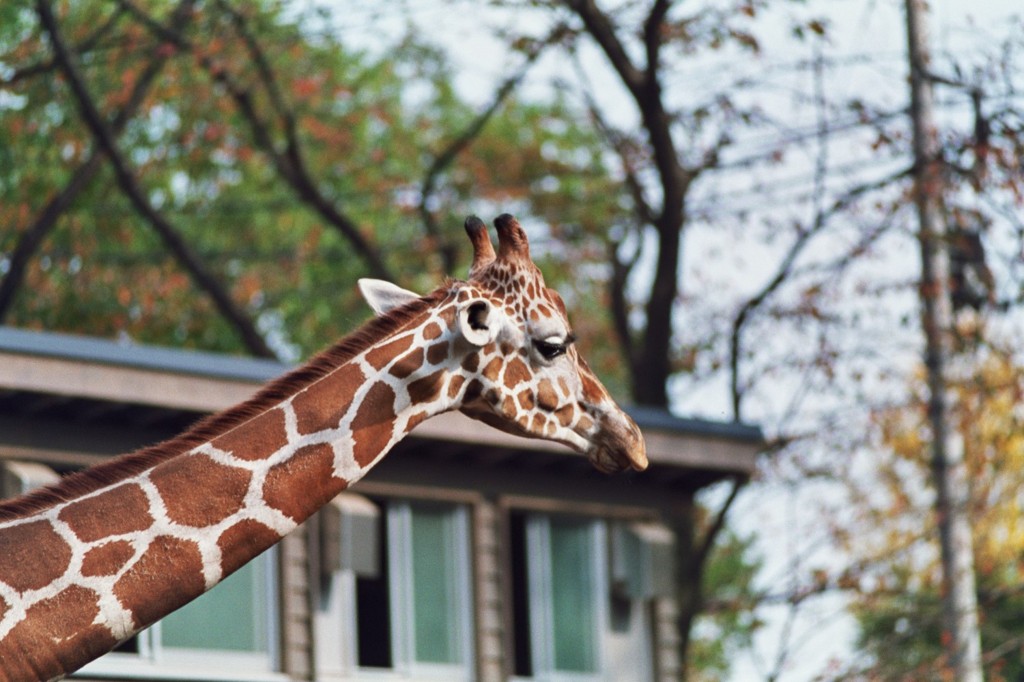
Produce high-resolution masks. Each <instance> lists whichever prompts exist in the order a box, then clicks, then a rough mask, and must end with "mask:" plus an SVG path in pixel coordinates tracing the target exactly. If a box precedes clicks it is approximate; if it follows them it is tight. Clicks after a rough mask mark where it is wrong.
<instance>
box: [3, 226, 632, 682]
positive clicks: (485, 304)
mask: <svg viewBox="0 0 1024 682" xmlns="http://www.w3.org/2000/svg"><path fill="white" fill-rule="evenodd" d="M494 223H495V227H496V228H497V235H498V251H497V253H496V252H495V250H494V247H493V246H492V243H491V238H490V235H489V233H488V230H487V227H486V226H485V225H484V224H483V222H482V221H480V220H479V218H476V217H470V218H468V219H467V220H466V223H465V229H466V232H467V233H468V235H469V237H470V240H471V242H472V245H473V261H472V265H471V267H470V273H469V278H468V279H467V280H466V281H459V280H448V281H446V282H445V283H444V284H443V285H442V286H441V287H439V288H438V289H436V290H435V291H434V292H432V293H430V294H428V295H426V296H423V297H420V296H418V295H416V294H414V293H412V292H409V291H406V290H404V289H401V288H400V287H397V286H395V285H393V284H390V283H388V282H382V281H379V280H360V282H359V288H360V290H361V292H362V294H363V296H364V298H366V300H367V302H368V303H369V304H370V307H371V308H372V309H373V310H374V312H375V313H376V317H375V318H374V319H373V320H371V321H370V322H368V323H367V324H366V325H364V326H363V327H362V328H361V329H360V330H358V331H356V332H355V333H353V334H352V335H350V336H348V337H346V338H344V339H342V340H341V341H340V342H339V343H338V344H337V345H335V346H334V347H332V348H330V349H328V350H326V351H324V352H323V353H321V354H320V355H319V356H317V357H315V358H314V359H313V360H311V361H310V362H308V363H307V364H306V365H304V366H302V367H300V368H298V369H296V370H293V371H292V372H291V373H289V374H287V375H285V376H284V377H282V378H280V379H278V380H275V381H273V382H271V383H270V384H268V385H267V386H266V387H264V388H263V389H261V390H260V391H259V392H258V393H257V394H256V395H255V396H254V397H253V398H251V399H250V400H248V401H246V402H244V403H242V404H240V405H238V406H235V407H234V408H230V409H228V410H226V411H224V412H222V413H219V414H217V415H214V416H212V417H208V418H207V419H205V420H203V421H201V422H200V423H199V424H197V425H196V426H194V427H193V428H192V429H190V430H189V431H186V432H185V433H184V434H182V435H179V436H177V437H175V438H173V439H171V440H169V441H166V442H164V443H161V444H158V445H156V446H153V447H150V448H145V449H143V450H140V451H137V452H135V453H131V454H128V455H124V456H122V457H120V458H117V459H115V460H112V461H110V462H108V463H105V464H102V465H100V466H97V467H94V468H92V469H88V470H85V471H83V472H80V473H78V474H75V475H72V476H70V477H67V478H66V479H64V480H63V481H62V482H60V483H59V484H57V485H56V486H55V487H51V488H45V489H42V490H40V491H37V492H34V493H30V494H29V495H27V496H25V497H23V498H19V499H18V500H15V501H13V502H9V503H6V504H3V505H0V680H3V681H5V682H13V681H20V680H39V679H58V678H60V677H62V676H63V675H65V674H67V673H69V672H72V671H74V670H76V669H78V668H79V667H81V666H82V665H84V664H85V663H88V662H89V661H90V660H92V659H94V658H96V657H98V656H100V655H102V654H103V653H105V652H107V651H109V650H110V649H112V648H113V647H115V646H116V645H117V644H118V643H119V642H121V641H123V640H125V639H127V638H128V637H130V636H132V635H134V634H135V633H137V632H138V631H139V630H141V629H143V628H144V627H146V626H148V625H150V624H152V623H153V622H155V621H156V620H158V619H160V618H162V617H163V616H165V615H167V614H168V613H170V612H171V611H173V610H175V609H177V608H179V607H180V606H182V605H184V604H185V603H187V602H188V601H190V600H192V599H194V598H195V597H197V596H199V595H200V594H202V593H203V592H204V591H206V590H208V589H210V588H211V587H213V586H214V585H216V584H217V583H218V582H219V581H220V580H222V579H223V578H225V577H226V576H228V575H229V574H230V573H232V572H233V571H235V570H236V569H238V568H239V567H241V566H242V565H243V564H245V563H246V562H248V561H249V560H250V559H252V558H254V557H255V556H257V555H258V554H260V553H261V552H263V551H264V550H266V549H267V548H269V547H270V546H271V545H273V544H274V543H276V542H277V541H278V540H280V539H281V538H282V537H283V536H284V535H285V534H287V533H288V532H290V531H291V530H293V529H294V528H295V527H296V526H297V525H298V524H300V523H301V522H302V521H303V520H305V519H307V518H308V517H309V516H310V515H312V514H313V513H314V512H316V511H317V509H319V508H320V507H321V506H322V505H324V504H325V503H327V502H328V501H329V500H331V499H332V498H333V497H335V496H336V495H338V494H339V493H340V492H342V491H343V490H345V489H346V488H348V487H349V486H351V485H352V484H354V483H355V482H356V481H358V480H359V479H360V478H362V477H363V476H364V475H365V474H366V473H367V471H369V469H370V468H372V467H373V466H374V464H376V463H377V462H378V461H379V460H380V459H381V458H382V457H383V456H384V455H385V454H386V453H387V452H388V450H389V449H390V448H391V447H393V446H394V445H395V443H397V442H398V441H399V440H400V439H401V438H403V437H404V436H405V435H406V434H407V433H409V431H411V430H412V429H413V428H414V427H415V426H416V425H417V424H419V423H421V422H422V421H423V420H425V419H427V418H429V417H431V416H433V415H436V414H439V413H442V412H445V411H448V410H461V411H462V412H464V413H465V414H467V415H469V416H471V417H473V418H476V419H480V420H482V421H484V422H486V423H488V424H491V425H492V426H495V427H497V428H499V429H503V430H505V431H508V432H512V433H516V434H519V435H524V436H530V437H536V438H545V439H550V440H553V441H557V442H561V443H564V444H567V445H569V446H570V447H572V448H575V449H576V450H578V451H582V452H584V453H586V454H587V455H588V457H589V459H590V461H591V462H592V464H593V465H594V466H595V467H596V468H597V469H599V470H601V471H604V472H609V473H612V472H617V471H621V470H625V469H628V468H633V469H636V470H643V469H645V468H646V467H647V457H646V450H645V446H644V441H643V438H642V436H641V434H640V430H639V429H638V428H637V426H636V424H635V423H634V422H633V420H632V419H631V418H630V417H629V416H628V415H626V414H625V413H624V412H623V411H622V410H621V409H620V408H619V407H618V406H617V405H616V404H615V402H614V401H613V400H612V398H611V397H610V396H609V394H608V392H607V391H606V390H605V388H604V387H603V386H602V385H601V383H600V382H599V381H598V379H597V378H596V377H595V376H594V374H593V373H592V372H591V370H590V369H589V368H588V367H587V365H586V363H585V362H584V360H583V358H581V357H580V355H579V353H578V351H577V349H576V348H575V347H574V346H573V341H574V336H573V333H572V330H571V327H570V326H569V322H568V319H567V317H566V313H565V305H564V304H563V302H562V299H561V298H560V297H559V295H558V294H557V293H556V292H555V291H553V290H551V289H548V288H547V287H546V286H545V284H544V279H543V277H542V276H541V273H540V270H539V269H538V268H537V267H536V265H534V263H533V262H532V260H531V258H530V253H529V244H528V242H527V238H526V233H525V232H524V231H523V229H522V227H521V226H520V225H519V223H518V222H517V221H516V220H515V218H513V217H512V216H510V215H508V214H504V215H501V216H499V217H498V218H496V219H495V221H494Z"/></svg>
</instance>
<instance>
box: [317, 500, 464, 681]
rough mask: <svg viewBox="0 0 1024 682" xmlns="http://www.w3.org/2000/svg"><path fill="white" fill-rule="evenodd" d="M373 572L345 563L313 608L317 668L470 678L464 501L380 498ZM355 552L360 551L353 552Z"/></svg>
mask: <svg viewBox="0 0 1024 682" xmlns="http://www.w3.org/2000/svg"><path fill="white" fill-rule="evenodd" d="M377 504H378V507H380V508H381V511H382V514H381V518H380V522H379V523H377V528H376V547H364V548H363V549H362V550H361V551H363V552H369V553H371V554H373V553H379V556H380V560H379V565H378V566H377V567H375V568H376V570H373V571H368V570H365V568H364V569H358V570H356V569H352V568H345V567H344V566H345V562H342V568H341V569H340V570H339V571H336V572H335V573H334V574H333V576H332V577H331V579H330V583H331V584H330V585H329V586H328V589H327V593H326V596H325V604H324V606H323V610H322V612H321V613H320V614H318V636H320V637H322V638H323V639H322V640H321V644H320V646H318V647H317V648H318V653H319V654H320V655H321V658H320V659H319V661H318V668H319V670H320V672H321V673H322V674H328V675H330V674H340V675H345V676H353V677H356V678H358V677H360V676H366V677H372V678H373V679H379V678H380V677H382V676H383V677H385V678H387V677H391V678H397V679H408V678H415V679H438V680H469V679H471V678H472V676H473V673H472V671H473V665H472V661H473V629H472V627H473V626H472V587H471V586H472V580H471V577H470V559H469V522H468V513H467V510H466V508H465V507H463V506H460V505H452V504H440V503H432V502H419V501H415V502H413V501H405V500H385V501H380V500H378V501H377ZM356 551H360V550H358V549H357V550H356Z"/></svg>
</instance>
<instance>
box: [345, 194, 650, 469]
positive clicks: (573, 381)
mask: <svg viewBox="0 0 1024 682" xmlns="http://www.w3.org/2000/svg"><path fill="white" fill-rule="evenodd" d="M494 224H495V227H496V228H497V232H498V244H499V245H498V251H497V253H495V251H494V248H493V246H492V244H491V240H490V236H489V235H488V232H487V227H486V226H485V225H484V224H483V222H481V221H480V219H479V218H476V217H470V218H469V219H467V220H466V225H465V227H466V232H467V233H468V234H469V237H470V240H471V241H472V243H473V264H472V266H471V267H470V272H469V279H468V280H466V281H453V282H449V283H448V284H446V285H445V286H446V288H447V289H448V291H449V298H448V300H449V301H450V305H451V306H452V307H453V310H452V314H451V315H450V316H449V319H450V320H451V324H450V327H449V330H448V333H449V334H450V336H451V343H450V348H451V350H450V352H449V354H448V358H447V363H448V372H449V374H451V375H453V376H457V377H460V379H459V380H458V381H457V384H458V386H459V387H460V390H458V391H455V392H453V393H454V395H455V398H454V399H453V404H452V405H450V406H449V409H459V410H461V411H462V412H463V413H465V414H466V415H468V416H470V417H473V418H474V419H479V420H480V421H483V422H485V423H487V424H490V425H491V426H494V427H496V428H498V429H501V430H502V431H506V432H509V433H513V434H516V435H520V436H528V437H533V438H544V439H548V440H553V441H557V442H560V443H563V444H565V445H568V446H570V447H572V448H574V449H576V450H578V451H581V452H584V453H586V454H587V456H588V457H589V459H590V461H591V463H592V464H593V465H594V466H595V467H596V468H597V469H599V470H601V471H604V472H617V471H622V470H624V469H628V468H633V469H636V470H638V471H642V470H644V469H646V468H647V455H646V448H645V445H644V440H643V436H642V435H641V433H640V429H639V428H638V427H637V425H636V423H635V422H634V421H633V420H632V419H631V418H630V417H629V415H627V414H626V413H625V412H623V411H622V409H621V408H620V407H619V406H618V405H617V404H616V403H615V401H614V400H613V399H612V398H611V396H610V395H609V394H608V391H607V390H606V389H605V388H604V386H603V385H602V384H601V382H600V381H599V380H598V379H597V377H596V376H595V375H594V373H593V372H592V371H591V370H590V368H589V367H588V366H587V363H586V361H584V360H583V358H582V357H581V356H580V354H579V351H578V350H577V348H576V347H575V346H574V345H573V341H574V340H575V335H574V334H573V331H572V326H571V325H570V324H569V319H568V317H567V315H566V309H565V304H564V303H563V301H562V298H561V297H560V296H559V295H558V293H557V292H555V291H554V290H552V289H549V288H548V287H547V286H546V285H545V284H544V277H543V276H542V275H541V272H540V270H539V269H538V268H537V266H536V265H534V263H533V261H532V260H531V259H530V248H529V244H528V242H527V238H526V233H525V232H524V231H523V229H522V227H521V226H520V225H519V223H518V222H517V221H516V219H515V218H513V217H512V216H510V215H508V214H505V215H501V216H499V217H498V218H496V219H495V221H494ZM360 289H361V290H362V292H363V295H364V297H365V298H366V299H367V301H368V302H369V303H370V306H371V307H372V308H373V309H374V310H375V311H376V312H377V313H378V314H384V313H386V312H388V311H390V310H392V309H395V308H398V307H400V306H402V305H404V304H405V303H408V302H410V301H412V300H414V299H416V298H418V295H417V294H414V293H412V292H409V291H406V290H404V289H401V288H399V287H397V286H395V285H393V284H389V283H387V282H380V281H377V280H361V281H360ZM449 385H451V383H450V384H449Z"/></svg>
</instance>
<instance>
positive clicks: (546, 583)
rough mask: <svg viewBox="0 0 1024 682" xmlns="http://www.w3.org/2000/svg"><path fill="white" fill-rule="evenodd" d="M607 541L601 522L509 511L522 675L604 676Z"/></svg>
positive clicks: (516, 659)
mask: <svg viewBox="0 0 1024 682" xmlns="http://www.w3.org/2000/svg"><path fill="white" fill-rule="evenodd" d="M605 544H606V543H605V538H604V525H603V524H602V523H601V522H599V521H595V520H589V519H579V518H574V517H569V516H548V515H543V514H520V513H514V514H512V516H511V547H510V550H511V551H510V554H511V557H512V566H511V578H512V580H511V585H512V617H513V638H514V651H513V652H512V653H513V670H514V673H515V675H516V676H517V677H521V678H533V679H538V680H591V679H599V678H600V677H601V675H600V673H601V670H602V654H603V651H602V643H603V633H604V632H605V630H606V628H607V626H606V623H607V619H608V615H607V607H606V603H607V594H608V591H607V589H606V586H607V571H606V568H605V563H606V556H607V554H606V551H605Z"/></svg>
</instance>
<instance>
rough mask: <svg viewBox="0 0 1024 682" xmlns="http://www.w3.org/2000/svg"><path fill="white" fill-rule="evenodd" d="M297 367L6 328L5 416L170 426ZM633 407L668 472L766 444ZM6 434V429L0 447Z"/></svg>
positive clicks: (495, 438) (449, 418) (750, 453)
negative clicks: (69, 418) (31, 416)
mask: <svg viewBox="0 0 1024 682" xmlns="http://www.w3.org/2000/svg"><path fill="white" fill-rule="evenodd" d="M290 368H291V366H290V365H287V364H284V363H280V362H276V361H272V360H262V359H256V358H245V357H237V356H231V355H225V354H221V353H210V352H202V351H193V350H181V349H172V348H163V347H156V346H144V345H138V344H133V343H122V342H117V341H111V340H105V339H98V338H91V337H82V336H73V335H68V334H58V333H52V332H38V331H29V330H24V329H15V328H11V327H2V326H0V422H2V418H3V417H4V416H6V417H8V418H17V417H18V416H19V415H21V416H24V415H26V414H28V415H33V416H36V417H39V416H40V415H41V416H42V417H46V418H52V419H61V418H66V417H73V418H74V420H75V421H76V422H82V421H90V420H91V421H97V422H105V423H111V424H112V423H115V422H116V423H118V424H127V425H132V424H144V425H146V426H149V427H152V426H154V425H156V426H157V427H161V428H164V429H165V430H167V431H168V432H169V434H173V432H175V431H177V430H180V429H182V428H184V427H185V426H187V425H188V424H189V423H191V421H193V420H194V419H195V418H196V416H197V415H199V414H203V413H208V412H214V411H218V410H221V409H224V408H227V407H230V406H231V405H233V404H235V403H238V402H240V401H242V400H245V399H246V398H248V397H249V396H250V395H251V394H252V392H253V391H254V390H255V389H256V388H257V387H258V386H259V385H261V384H263V383H265V382H267V381H269V380H270V379H273V378H274V377H277V376H279V375H281V374H282V373H284V372H286V371H288V370H289V369H290ZM626 409H627V411H628V412H629V413H630V414H631V415H632V416H633V418H634V419H635V420H636V421H637V423H638V424H639V426H640V427H641V429H642V430H643V431H644V434H645V438H646V440H647V444H648V455H649V457H650V459H651V464H652V469H659V468H661V469H662V470H663V472H666V473H667V472H668V471H669V470H672V471H675V472H676V473H677V474H680V473H682V472H687V474H686V475H688V476H689V477H691V478H694V479H695V480H696V479H701V480H703V479H709V480H710V479H715V478H721V477H722V476H727V475H743V476H747V475H750V474H751V473H753V471H754V468H755V466H756V458H757V455H758V454H759V452H760V450H761V449H762V448H763V445H764V438H763V435H762V432H761V430H760V428H758V427H756V426H753V425H749V424H740V423H736V422H717V421H711V420H704V419H688V418H682V417H678V416H675V415H673V414H671V413H669V412H668V411H666V410H659V409H655V408H649V407H637V406H633V407H629V406H627V408H626ZM0 425H2V424H0ZM2 431H3V429H0V432H2ZM414 435H416V436H419V437H421V438H427V439H431V440H436V441H448V442H459V443H462V444H467V443H471V444H478V445H486V446H488V447H494V448H506V449H518V450H530V451H543V452H549V453H553V454H565V453H568V452H570V451H569V450H568V449H567V448H564V447H562V446H559V445H557V444H553V443H550V442H547V441H540V440H530V439H524V438H519V437H516V436H512V435H509V434H505V433H502V432H499V431H496V430H494V429H491V428H490V427H488V426H485V425H483V424H481V423H480V422H475V421H472V420H470V419H468V418H466V417H464V416H462V415H461V414H459V413H449V414H446V415H441V416H439V417H435V418H434V419H431V420H428V421H427V422H425V423H424V424H422V425H421V426H420V427H418V429H417V430H416V431H415V432H414ZM2 441H3V439H2V436H0V445H2V444H3V442H2ZM573 454H575V453H573ZM563 459H564V458H563Z"/></svg>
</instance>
